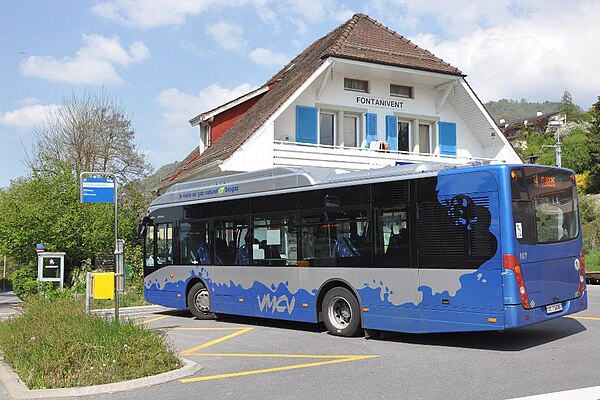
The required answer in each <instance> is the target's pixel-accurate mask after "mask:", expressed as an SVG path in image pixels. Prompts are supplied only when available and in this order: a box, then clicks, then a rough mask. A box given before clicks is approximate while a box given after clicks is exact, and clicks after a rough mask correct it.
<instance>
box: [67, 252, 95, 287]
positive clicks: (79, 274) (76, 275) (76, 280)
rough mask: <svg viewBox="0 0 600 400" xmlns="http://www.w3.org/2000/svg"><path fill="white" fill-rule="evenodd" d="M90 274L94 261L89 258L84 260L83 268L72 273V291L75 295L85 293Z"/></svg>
mask: <svg viewBox="0 0 600 400" xmlns="http://www.w3.org/2000/svg"><path fill="white" fill-rule="evenodd" d="M88 272H92V260H90V259H89V258H88V259H86V260H83V262H82V263H81V266H79V267H75V268H73V270H72V271H71V289H72V290H73V291H74V292H75V293H85V285H86V283H87V273H88Z"/></svg>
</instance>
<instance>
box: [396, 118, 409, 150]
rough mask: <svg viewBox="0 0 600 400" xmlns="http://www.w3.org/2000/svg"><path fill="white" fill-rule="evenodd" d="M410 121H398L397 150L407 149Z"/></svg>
mask: <svg viewBox="0 0 600 400" xmlns="http://www.w3.org/2000/svg"><path fill="white" fill-rule="evenodd" d="M409 137H410V122H408V121H398V151H409V147H408V146H409Z"/></svg>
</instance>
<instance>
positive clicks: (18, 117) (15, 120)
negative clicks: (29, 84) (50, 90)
mask: <svg viewBox="0 0 600 400" xmlns="http://www.w3.org/2000/svg"><path fill="white" fill-rule="evenodd" d="M59 108H60V106H59V105H56V104H48V105H40V104H36V105H27V106H23V107H21V108H19V109H16V110H13V111H8V112H6V113H4V114H3V115H2V116H0V124H2V125H6V126H10V127H14V128H18V129H21V130H30V129H31V128H33V127H34V126H36V125H39V124H40V123H42V122H44V121H45V120H46V118H47V117H48V116H49V115H50V114H52V113H55V112H56V111H58V109H59Z"/></svg>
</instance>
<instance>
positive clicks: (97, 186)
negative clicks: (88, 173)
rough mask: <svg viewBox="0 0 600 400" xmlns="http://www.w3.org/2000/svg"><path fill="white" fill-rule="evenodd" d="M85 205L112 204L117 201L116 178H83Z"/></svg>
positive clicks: (83, 200)
mask: <svg viewBox="0 0 600 400" xmlns="http://www.w3.org/2000/svg"><path fill="white" fill-rule="evenodd" d="M81 201H82V202H83V203H112V202H114V201H115V178H112V177H106V178H81Z"/></svg>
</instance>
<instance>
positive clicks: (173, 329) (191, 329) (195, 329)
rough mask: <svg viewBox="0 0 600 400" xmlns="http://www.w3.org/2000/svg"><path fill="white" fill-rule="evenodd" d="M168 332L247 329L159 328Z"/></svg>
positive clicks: (235, 329)
mask: <svg viewBox="0 0 600 400" xmlns="http://www.w3.org/2000/svg"><path fill="white" fill-rule="evenodd" d="M157 329H163V330H166V331H239V330H240V329H246V328H186V327H175V328H169V327H165V328H157Z"/></svg>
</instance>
